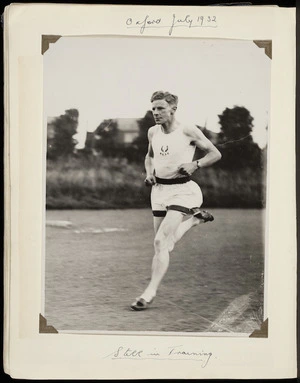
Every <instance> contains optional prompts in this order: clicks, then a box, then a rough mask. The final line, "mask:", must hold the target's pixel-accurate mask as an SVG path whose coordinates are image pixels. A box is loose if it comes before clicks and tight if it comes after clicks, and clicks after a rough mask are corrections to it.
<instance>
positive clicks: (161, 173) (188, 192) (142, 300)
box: [130, 91, 221, 311]
mask: <svg viewBox="0 0 300 383" xmlns="http://www.w3.org/2000/svg"><path fill="white" fill-rule="evenodd" d="M151 103H152V113H153V117H154V120H155V123H156V125H154V126H152V127H151V128H150V129H149V130H148V140H149V146H148V152H147V154H146V158H145V169H146V179H145V183H146V185H149V186H152V190H151V207H152V212H153V219H154V231H155V239H154V250H155V254H154V257H153V261H152V273H151V280H150V283H149V285H148V286H147V288H146V290H145V291H144V292H143V294H142V295H141V296H140V297H139V298H137V299H136V300H135V301H134V302H133V303H132V304H131V306H130V307H131V309H132V310H136V311H140V310H145V309H147V308H148V306H149V304H150V303H151V302H152V301H153V299H154V297H155V296H156V292H157V289H158V287H159V285H160V283H161V281H162V279H163V277H164V275H165V273H166V271H167V269H168V266H169V253H170V252H171V251H172V250H173V248H174V245H175V244H176V242H178V241H179V240H180V239H181V238H182V236H183V235H184V234H185V233H186V232H187V231H188V230H190V229H191V228H192V227H193V226H196V225H198V224H199V223H201V222H202V223H203V222H207V221H213V219H214V218H213V216H212V215H211V214H209V213H208V212H205V211H201V210H200V206H201V205H202V202H203V197H202V192H201V189H200V187H199V186H198V184H196V183H195V182H194V181H192V180H191V179H190V176H191V175H192V174H193V173H194V172H195V170H197V169H198V168H203V167H205V166H210V165H212V164H213V163H215V162H216V161H218V160H219V159H220V158H221V153H220V152H219V151H218V149H217V148H216V147H215V146H214V145H213V144H212V143H211V142H210V141H209V140H208V139H207V138H206V137H205V136H204V134H203V133H202V132H201V130H200V129H198V128H197V127H196V126H188V125H182V124H181V123H179V122H178V121H177V120H176V119H175V112H176V109H177V104H178V97H177V96H175V95H173V94H170V93H169V92H162V91H158V92H155V93H153V95H152V97H151ZM196 147H198V148H200V149H202V150H204V151H205V153H206V154H205V156H204V157H202V158H201V159H198V160H197V161H193V157H194V153H195V149H196ZM185 217H187V219H186V218H185Z"/></svg>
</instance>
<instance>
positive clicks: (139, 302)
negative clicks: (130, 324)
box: [130, 298, 153, 311]
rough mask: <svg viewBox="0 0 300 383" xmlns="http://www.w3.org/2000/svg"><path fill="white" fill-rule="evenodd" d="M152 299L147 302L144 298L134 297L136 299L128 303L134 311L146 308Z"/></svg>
mask: <svg viewBox="0 0 300 383" xmlns="http://www.w3.org/2000/svg"><path fill="white" fill-rule="evenodd" d="M152 301H153V299H151V301H150V302H147V301H145V299H144V298H136V300H135V301H134V302H133V303H132V304H131V305H130V308H131V310H134V311H142V310H146V309H147V308H148V307H149V305H150V304H151V303H152Z"/></svg>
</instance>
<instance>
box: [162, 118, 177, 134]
mask: <svg viewBox="0 0 300 383" xmlns="http://www.w3.org/2000/svg"><path fill="white" fill-rule="evenodd" d="M161 127H162V129H163V131H164V132H165V133H171V132H173V131H174V130H176V129H177V127H178V124H177V121H176V120H175V119H172V120H170V121H167V122H165V123H164V124H161Z"/></svg>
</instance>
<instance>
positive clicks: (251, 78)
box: [44, 36, 271, 146]
mask: <svg viewBox="0 0 300 383" xmlns="http://www.w3.org/2000/svg"><path fill="white" fill-rule="evenodd" d="M270 70H271V60H270V59H269V58H268V57H267V56H266V55H265V53H264V49H261V48H258V47H257V46H256V45H255V44H254V43H253V42H252V41H241V40H213V39H196V38H195V39H186V38H182V39H178V38H170V37H169V38H149V37H102V36H101V37H98V36H95V37H63V38H61V39H60V40H58V41H57V42H56V43H55V44H51V45H50V48H49V50H48V51H47V52H46V53H45V54H44V118H45V119H46V118H47V117H53V116H59V115H61V114H63V113H64V112H65V110H67V109H70V108H77V109H78V110H79V126H78V132H79V134H78V136H77V139H78V140H79V145H83V143H84V140H85V135H86V131H94V130H95V129H96V128H97V126H98V125H99V124H100V122H101V121H102V120H103V119H105V118H117V117H134V118H140V117H143V116H144V115H145V113H146V111H147V110H149V109H151V103H150V97H151V94H152V93H153V92H154V91H156V90H167V91H170V92H172V93H174V94H176V95H177V96H178V97H179V104H178V110H177V113H176V115H177V119H178V120H179V121H182V122H185V123H187V122H188V123H193V124H198V125H204V124H205V123H206V126H207V128H208V129H210V130H213V131H215V132H218V131H219V129H220V126H219V124H218V121H219V119H218V114H221V113H222V112H223V110H224V109H225V108H226V107H229V108H231V107H233V106H234V105H240V106H245V107H246V108H247V109H249V111H250V113H251V115H252V117H253V118H254V121H253V124H254V128H253V137H254V139H255V141H256V142H258V143H259V144H260V146H264V145H265V143H266V126H267V125H268V115H269V102H270Z"/></svg>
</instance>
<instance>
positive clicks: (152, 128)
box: [148, 125, 158, 137]
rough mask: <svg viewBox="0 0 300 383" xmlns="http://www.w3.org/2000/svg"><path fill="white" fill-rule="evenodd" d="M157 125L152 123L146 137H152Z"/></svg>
mask: <svg viewBox="0 0 300 383" xmlns="http://www.w3.org/2000/svg"><path fill="white" fill-rule="evenodd" d="M157 127H158V125H153V126H151V127H150V128H149V129H148V137H152V136H153V134H154V133H155V132H156V131H157Z"/></svg>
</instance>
